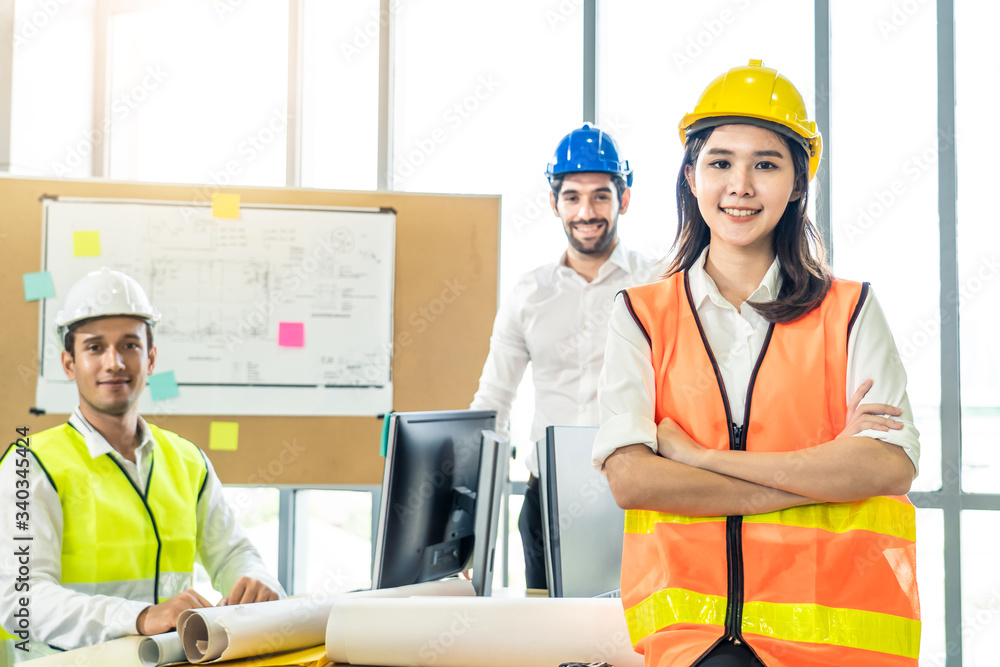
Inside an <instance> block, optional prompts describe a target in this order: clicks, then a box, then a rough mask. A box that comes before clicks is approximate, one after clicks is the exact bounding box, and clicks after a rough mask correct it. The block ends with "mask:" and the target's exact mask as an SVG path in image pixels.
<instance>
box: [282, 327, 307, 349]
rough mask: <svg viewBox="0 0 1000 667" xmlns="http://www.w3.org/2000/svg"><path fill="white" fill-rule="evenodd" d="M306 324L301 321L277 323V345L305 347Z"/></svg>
mask: <svg viewBox="0 0 1000 667" xmlns="http://www.w3.org/2000/svg"><path fill="white" fill-rule="evenodd" d="M305 345H306V325H305V324H303V323H302V322H279V323H278V347H305Z"/></svg>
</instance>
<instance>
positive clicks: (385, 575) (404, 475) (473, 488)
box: [372, 410, 510, 595]
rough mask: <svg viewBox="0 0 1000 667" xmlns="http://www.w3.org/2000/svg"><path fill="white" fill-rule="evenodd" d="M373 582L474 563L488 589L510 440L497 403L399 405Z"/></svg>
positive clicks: (413, 578)
mask: <svg viewBox="0 0 1000 667" xmlns="http://www.w3.org/2000/svg"><path fill="white" fill-rule="evenodd" d="M389 419H390V422H389V437H388V443H387V447H386V458H385V470H384V473H383V479H382V502H381V506H380V508H379V524H378V534H377V536H376V542H375V558H374V562H373V565H372V588H392V587H395V586H404V585H407V584H416V583H421V582H424V581H435V580H438V579H442V578H444V577H448V576H451V575H453V574H457V573H459V572H462V571H463V570H465V569H467V568H468V567H470V566H471V567H472V572H473V582H472V583H473V585H474V586H475V588H476V592H477V593H478V594H479V595H489V593H490V590H491V588H492V581H493V559H494V549H495V544H496V536H497V525H498V523H499V513H500V505H501V498H502V495H503V490H504V486H505V482H506V479H507V466H508V462H509V459H510V447H509V445H508V444H507V442H506V441H503V440H501V439H500V438H499V437H498V436H497V435H496V433H494V431H493V429H494V427H495V424H496V413H495V412H494V411H492V410H453V411H434V412H398V413H393V414H392V415H391V416H390V417H389Z"/></svg>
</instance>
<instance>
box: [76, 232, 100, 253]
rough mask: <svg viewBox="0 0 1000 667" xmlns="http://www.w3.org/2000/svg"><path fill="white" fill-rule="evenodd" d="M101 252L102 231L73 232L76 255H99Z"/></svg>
mask: <svg viewBox="0 0 1000 667" xmlns="http://www.w3.org/2000/svg"><path fill="white" fill-rule="evenodd" d="M100 254H101V233H100V232H73V256H74V257H98V256H99V255H100Z"/></svg>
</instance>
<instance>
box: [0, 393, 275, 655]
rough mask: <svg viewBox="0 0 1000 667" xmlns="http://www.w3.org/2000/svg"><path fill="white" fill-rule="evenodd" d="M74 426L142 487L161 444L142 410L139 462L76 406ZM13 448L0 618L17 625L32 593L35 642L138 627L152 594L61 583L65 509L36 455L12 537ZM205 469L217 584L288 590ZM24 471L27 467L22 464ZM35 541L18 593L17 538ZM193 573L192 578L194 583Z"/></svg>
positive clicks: (73, 641) (205, 535)
mask: <svg viewBox="0 0 1000 667" xmlns="http://www.w3.org/2000/svg"><path fill="white" fill-rule="evenodd" d="M69 423H70V425H71V426H72V427H73V428H75V429H76V430H77V431H79V432H80V433H82V434H83V436H84V438H85V440H86V444H87V451H88V452H89V453H90V455H91V456H92V457H93V458H97V457H98V456H103V455H105V454H110V455H111V456H113V457H114V458H115V460H116V461H117V462H118V463H119V464H120V465H121V466H122V468H123V469H124V470H125V471H126V472H127V473H128V475H129V477H130V478H131V479H132V481H133V482H134V483H135V484H136V486H137V487H138V488H139V489H141V490H143V491H145V488H146V480H147V479H148V478H149V471H150V467H151V465H152V460H153V457H152V453H153V451H154V450H155V449H156V447H157V446H158V445H157V443H156V441H155V440H153V435H152V433H151V432H150V430H149V427H148V426H147V425H146V422H145V420H143V418H142V417H139V429H140V431H141V436H140V437H141V444H140V445H139V447H137V448H136V450H135V459H136V460H135V463H133V462H132V461H129V460H128V459H126V458H125V457H124V456H122V455H121V454H119V453H118V452H117V451H116V450H115V449H114V448H113V447H112V446H111V445H110V444H108V441H107V440H105V439H104V437H103V436H102V435H101V434H100V433H98V432H97V430H96V429H94V428H93V427H92V426H91V425H90V424H89V423H88V422H87V420H86V419H84V417H83V415H82V414H81V413H80V409H79V408H77V409H76V410H75V411H74V413H73V415H72V416H71V417H70V419H69ZM16 458H17V457H16V456H14V455H13V454H8V456H7V458H6V459H4V462H3V465H2V466H0V551H2V554H0V582H3V584H2V585H0V624H2V625H3V626H4V627H5V628H10V629H13V628H14V627H15V624H14V623H13V614H14V611H15V610H16V609H17V608H18V607H19V606H20V605H18V598H19V597H23V596H27V597H29V598H30V601H31V604H30V613H31V626H30V633H31V637H30V639H31V641H32V642H44V643H48V644H52V645H53V646H58V647H60V648H65V649H70V648H76V647H79V646H87V645H91V644H97V643H99V642H103V641H107V640H109V639H114V638H116V637H121V636H123V635H128V634H136V627H135V622H136V619H137V618H138V616H139V612H141V611H142V610H143V609H145V608H146V607H148V606H150V604H151V602H150V601H145V602H140V601H135V600H128V599H125V598H120V597H112V596H108V595H87V594H86V593H82V592H78V591H74V590H71V589H69V588H66V587H64V586H62V585H60V582H61V579H62V535H63V512H62V505H61V504H60V501H59V494H58V493H57V492H56V490H55V488H53V486H52V483H51V482H50V481H49V479H48V477H47V476H46V474H45V473H44V472H43V471H42V467H41V466H40V465H38V462H37V460H35V459H34V458H32V457H31V456H30V455H29V459H30V461H31V465H30V470H29V475H28V481H29V487H28V488H29V490H30V496H29V502H30V506H29V520H28V526H29V529H28V531H27V533H25V534H26V535H31V536H32V537H33V539H32V540H31V541H30V542H15V541H14V540H13V538H14V532H15V531H14V526H15V511H17V508H16V507H15V506H14V491H15V480H17V479H19V478H18V477H17V475H16V471H17V470H18V469H17V468H16V463H15V459H16ZM206 464H207V466H208V476H207V478H206V480H205V487H204V490H203V491H202V493H201V497H200V499H199V500H198V508H197V521H198V544H197V546H198V560H199V561H200V562H201V563H202V565H204V566H205V569H206V570H207V571H208V574H209V576H210V577H211V578H212V584H213V586H214V587H215V588H217V589H218V590H219V591H221V592H222V593H224V594H226V593H228V592H229V590H230V589H231V588H232V586H233V584H234V583H235V582H236V580H237V579H238V578H240V577H241V576H244V575H246V576H249V577H252V578H254V579H258V580H260V581H261V582H262V583H263V584H264V585H266V586H267V587H268V588H270V589H271V590H273V591H275V592H277V593H278V595H279V596H281V597H284V591H283V590H282V588H281V584H279V583H278V582H277V580H276V579H275V578H274V577H273V576H271V574H270V573H269V572H268V571H267V569H266V567H265V566H264V563H263V561H261V558H260V554H259V553H258V552H257V550H256V549H255V548H254V546H253V545H252V544H251V543H250V541H249V540H248V539H247V538H246V536H244V534H243V531H242V530H241V529H240V527H239V524H238V523H237V521H236V516H235V515H234V514H233V511H232V509H231V508H230V507H229V505H228V504H227V503H226V500H225V497H224V496H223V493H222V483H221V482H220V481H219V478H218V477H217V476H216V474H215V470H214V469H213V468H212V464H211V463H209V462H208V459H207V458H206ZM21 470H23V468H21ZM15 544H28V545H30V553H31V563H30V580H29V584H30V587H31V588H30V591H29V592H28V593H24V592H21V593H18V592H15V589H14V586H13V584H9V583H8V582H13V581H14V578H15V576H16V574H17V570H18V563H17V561H16V559H15V558H14V556H13V554H14V549H15V547H14V546H13V545H15ZM193 583H194V581H193V578H192V581H191V584H193Z"/></svg>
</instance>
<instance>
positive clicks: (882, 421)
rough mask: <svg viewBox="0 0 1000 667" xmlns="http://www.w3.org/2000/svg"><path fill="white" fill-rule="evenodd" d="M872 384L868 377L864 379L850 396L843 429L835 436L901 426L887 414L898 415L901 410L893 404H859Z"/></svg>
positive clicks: (841, 436) (901, 426)
mask: <svg viewBox="0 0 1000 667" xmlns="http://www.w3.org/2000/svg"><path fill="white" fill-rule="evenodd" d="M872 384H874V383H873V382H872V381H871V380H870V379H869V380H865V381H864V382H862V383H861V386H860V387H858V390H857V391H855V392H854V395H853V396H851V402H850V403H849V404H848V406H847V420H846V423H845V426H844V430H843V431H841V432H840V434H839V435H838V436H837V438H848V437H850V436H852V435H857V434H858V433H861V432H862V431H866V430H868V429H874V430H876V431H888V430H889V429H893V430H899V429H901V428H903V424H902V422H898V421H896V420H895V419H892V418H890V417H888V416H882V415H893V416H896V417H898V416H899V415H901V414H903V411H902V410H900V409H899V408H897V407H896V406H894V405H887V404H885V403H865V404H864V405H861V399H863V398H864V397H865V395H866V394H867V393H868V391H869V390H870V389H871V388H872Z"/></svg>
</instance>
